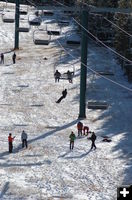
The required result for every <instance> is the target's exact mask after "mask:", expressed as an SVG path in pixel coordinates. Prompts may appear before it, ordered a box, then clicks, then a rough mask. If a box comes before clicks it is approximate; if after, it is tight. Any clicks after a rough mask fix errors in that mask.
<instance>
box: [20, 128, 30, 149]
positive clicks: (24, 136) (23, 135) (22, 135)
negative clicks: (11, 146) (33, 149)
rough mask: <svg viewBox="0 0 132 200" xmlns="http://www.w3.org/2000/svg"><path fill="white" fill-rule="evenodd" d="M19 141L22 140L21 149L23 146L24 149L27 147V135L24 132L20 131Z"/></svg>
mask: <svg viewBox="0 0 132 200" xmlns="http://www.w3.org/2000/svg"><path fill="white" fill-rule="evenodd" d="M21 140H22V148H24V146H26V148H27V147H28V145H27V133H25V131H24V130H23V131H22V134H21Z"/></svg>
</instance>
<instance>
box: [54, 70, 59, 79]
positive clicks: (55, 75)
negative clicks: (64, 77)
mask: <svg viewBox="0 0 132 200" xmlns="http://www.w3.org/2000/svg"><path fill="white" fill-rule="evenodd" d="M54 77H55V82H57V81H58V82H59V80H60V77H61V73H60V72H59V71H58V70H56V72H55V73H54Z"/></svg>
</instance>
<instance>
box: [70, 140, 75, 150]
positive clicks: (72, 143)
mask: <svg viewBox="0 0 132 200" xmlns="http://www.w3.org/2000/svg"><path fill="white" fill-rule="evenodd" d="M73 148H74V141H70V149H73Z"/></svg>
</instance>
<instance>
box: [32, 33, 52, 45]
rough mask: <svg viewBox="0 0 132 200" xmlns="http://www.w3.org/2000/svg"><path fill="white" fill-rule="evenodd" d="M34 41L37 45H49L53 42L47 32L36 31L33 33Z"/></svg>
mask: <svg viewBox="0 0 132 200" xmlns="http://www.w3.org/2000/svg"><path fill="white" fill-rule="evenodd" d="M33 41H34V44H36V45H48V44H49V43H50V41H51V36H50V35H48V34H47V31H45V30H41V29H40V30H35V31H34V32H33Z"/></svg>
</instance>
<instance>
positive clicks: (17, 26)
mask: <svg viewBox="0 0 132 200" xmlns="http://www.w3.org/2000/svg"><path fill="white" fill-rule="evenodd" d="M19 9H20V3H19V0H16V11H15V46H14V49H19Z"/></svg>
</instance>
